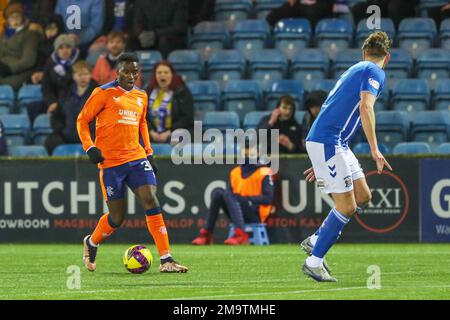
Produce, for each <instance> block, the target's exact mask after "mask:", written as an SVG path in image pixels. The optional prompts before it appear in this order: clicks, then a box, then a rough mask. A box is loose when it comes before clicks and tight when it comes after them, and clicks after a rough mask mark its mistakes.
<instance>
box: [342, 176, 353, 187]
mask: <svg viewBox="0 0 450 320" xmlns="http://www.w3.org/2000/svg"><path fill="white" fill-rule="evenodd" d="M344 183H345V187H346V188H350V187H351V186H352V184H353V181H352V177H351V176H346V177H345V178H344Z"/></svg>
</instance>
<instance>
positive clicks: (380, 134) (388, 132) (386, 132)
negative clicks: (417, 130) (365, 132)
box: [375, 111, 409, 150]
mask: <svg viewBox="0 0 450 320" xmlns="http://www.w3.org/2000/svg"><path fill="white" fill-rule="evenodd" d="M375 115H376V124H377V128H376V132H377V138H378V141H380V142H381V143H383V144H385V145H386V146H387V147H388V148H389V149H390V150H392V149H393V148H394V146H395V145H396V144H398V143H400V142H405V141H407V139H408V134H409V119H408V114H407V113H406V112H405V111H380V112H377V113H376V114H375Z"/></svg>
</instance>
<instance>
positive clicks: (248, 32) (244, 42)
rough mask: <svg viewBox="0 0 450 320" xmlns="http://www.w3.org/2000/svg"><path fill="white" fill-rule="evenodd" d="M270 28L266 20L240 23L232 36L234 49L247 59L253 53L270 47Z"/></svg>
mask: <svg viewBox="0 0 450 320" xmlns="http://www.w3.org/2000/svg"><path fill="white" fill-rule="evenodd" d="M269 36H270V27H269V24H268V23H267V21H265V20H244V21H238V22H237V23H236V26H235V28H234V32H233V34H232V36H231V38H232V39H233V48H234V49H237V50H239V51H240V52H242V53H243V54H244V55H245V56H246V57H248V55H249V54H250V52H251V51H258V50H261V49H264V48H265V47H266V46H267V45H268V40H269Z"/></svg>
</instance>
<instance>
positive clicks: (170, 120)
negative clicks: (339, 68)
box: [147, 61, 194, 143]
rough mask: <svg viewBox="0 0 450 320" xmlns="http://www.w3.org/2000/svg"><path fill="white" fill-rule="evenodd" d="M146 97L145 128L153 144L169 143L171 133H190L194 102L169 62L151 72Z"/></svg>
mask: <svg viewBox="0 0 450 320" xmlns="http://www.w3.org/2000/svg"><path fill="white" fill-rule="evenodd" d="M147 93H148V97H149V100H148V128H149V133H150V138H151V141H152V143H169V142H170V137H171V135H172V131H174V130H176V129H187V130H192V128H193V126H194V102H193V99H192V94H191V92H190V91H189V88H188V87H187V86H186V85H185V83H184V82H183V79H181V77H180V76H179V75H178V74H176V73H175V70H174V69H173V66H172V65H171V64H170V62H168V61H161V62H159V63H157V64H156V65H155V67H154V68H153V75H152V77H151V79H150V85H149V88H148V89H147Z"/></svg>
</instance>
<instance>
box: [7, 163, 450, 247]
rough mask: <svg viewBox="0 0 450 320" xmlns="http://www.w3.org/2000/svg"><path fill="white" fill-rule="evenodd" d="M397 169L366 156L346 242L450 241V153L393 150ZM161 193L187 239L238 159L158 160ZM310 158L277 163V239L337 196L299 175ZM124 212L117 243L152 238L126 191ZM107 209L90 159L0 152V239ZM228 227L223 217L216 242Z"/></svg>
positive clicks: (182, 239)
mask: <svg viewBox="0 0 450 320" xmlns="http://www.w3.org/2000/svg"><path fill="white" fill-rule="evenodd" d="M389 161H390V163H391V165H392V166H393V168H394V172H392V173H391V172H384V173H383V174H382V175H377V174H376V172H375V171H373V170H374V169H375V167H374V164H373V161H372V160H371V159H369V158H362V159H361V164H362V166H363V168H364V169H365V172H366V174H367V179H368V183H369V185H370V187H371V188H372V190H373V199H372V203H371V205H370V206H369V207H368V208H367V209H366V210H365V213H364V214H362V215H360V216H356V217H355V218H354V219H352V221H351V222H350V223H349V225H348V226H347V227H346V230H345V236H344V237H342V239H341V241H343V242H420V241H423V242H450V158H448V159H442V158H441V159H431V158H429V157H428V158H421V157H409V158H405V157H390V158H389ZM158 164H159V185H158V196H159V198H160V202H161V205H162V208H163V210H164V212H165V217H166V223H167V227H168V229H169V232H170V238H171V241H172V242H174V243H189V242H190V241H191V240H192V239H193V238H194V237H195V235H196V234H197V232H198V229H199V228H200V227H201V226H202V225H203V223H204V217H205V212H206V211H207V206H208V205H209V195H210V193H211V191H212V190H213V189H214V188H216V187H225V182H226V180H227V176H228V172H229V169H231V168H232V167H233V166H232V165H206V164H203V165H191V166H188V167H187V166H186V165H181V166H176V165H173V164H172V162H171V161H170V160H169V159H159V162H158ZM308 167H309V160H308V159H307V158H306V157H304V156H300V157H287V158H284V159H282V160H281V162H280V172H279V174H278V176H277V177H276V184H277V192H276V200H275V204H276V208H277V210H276V213H275V214H273V215H272V216H271V217H270V218H269V220H268V221H267V226H268V232H269V237H270V240H271V242H272V243H294V242H298V241H300V240H302V239H303V238H305V237H306V236H307V235H309V234H311V233H312V232H313V231H314V230H315V229H316V228H317V227H318V226H319V225H320V224H321V223H322V221H323V219H324V217H325V216H326V213H328V211H329V209H330V205H331V203H332V202H331V198H330V197H329V196H322V195H321V193H320V191H319V190H318V189H317V188H316V187H315V186H314V185H312V184H308V183H306V181H305V180H303V174H302V172H303V171H304V170H305V169H307V168H308ZM128 198H129V201H128V216H127V220H126V222H125V223H124V225H123V227H122V230H121V231H120V232H118V233H116V234H114V235H113V236H112V237H111V238H110V239H109V241H111V242H132V243H138V242H141V243H145V242H148V241H151V240H150V238H149V235H148V232H147V229H146V225H145V219H144V213H143V210H142V208H141V207H140V205H139V204H138V203H137V202H136V201H135V198H134V196H133V195H132V192H131V191H130V192H129V194H128ZM103 212H106V206H105V204H104V202H103V200H102V196H101V190H100V186H99V183H98V170H97V168H96V167H95V166H93V165H92V164H90V163H89V162H88V161H87V160H85V159H80V158H77V159H57V160H45V159H33V160H19V159H5V160H0V242H2V243H16V242H23V243H77V242H79V241H80V239H82V237H83V236H84V235H85V234H87V233H89V232H90V231H91V230H92V229H93V228H94V227H95V225H96V222H97V220H98V218H99V217H100V215H101V214H102V213H103ZM227 233H228V222H227V220H226V219H225V218H224V217H221V219H220V220H219V222H218V225H217V232H216V235H215V238H216V240H217V241H216V242H218V243H220V240H221V239H224V238H225V237H226V234H227Z"/></svg>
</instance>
